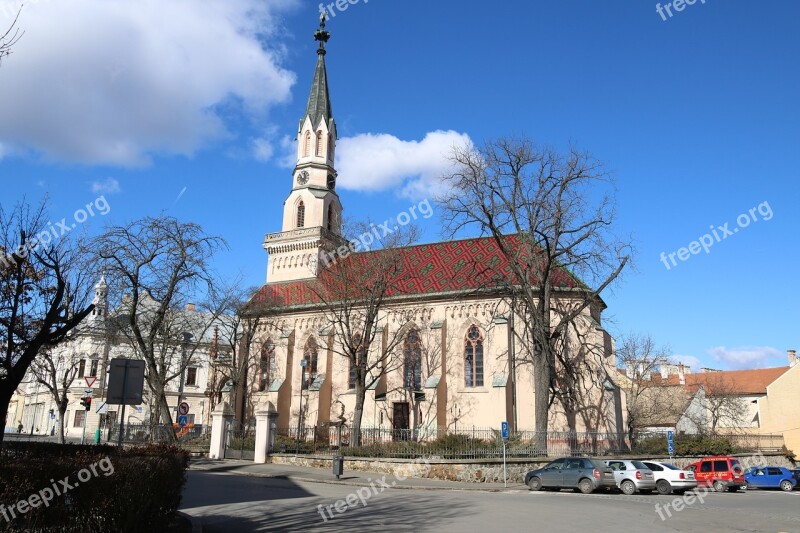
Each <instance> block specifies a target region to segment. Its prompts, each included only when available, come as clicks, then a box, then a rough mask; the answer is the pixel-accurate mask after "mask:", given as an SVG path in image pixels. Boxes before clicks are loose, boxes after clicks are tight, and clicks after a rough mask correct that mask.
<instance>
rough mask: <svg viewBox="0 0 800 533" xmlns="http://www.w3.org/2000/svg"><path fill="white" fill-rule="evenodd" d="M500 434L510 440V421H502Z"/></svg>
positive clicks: (504, 438)
mask: <svg viewBox="0 0 800 533" xmlns="http://www.w3.org/2000/svg"><path fill="white" fill-rule="evenodd" d="M500 436H501V437H503V440H508V422H500Z"/></svg>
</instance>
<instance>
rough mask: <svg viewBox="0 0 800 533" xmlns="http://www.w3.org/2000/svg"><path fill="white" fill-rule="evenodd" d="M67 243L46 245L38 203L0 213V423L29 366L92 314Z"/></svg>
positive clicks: (77, 257) (73, 248) (71, 243)
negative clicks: (34, 206) (32, 206)
mask: <svg viewBox="0 0 800 533" xmlns="http://www.w3.org/2000/svg"><path fill="white" fill-rule="evenodd" d="M68 237H69V236H66V237H62V238H61V239H60V240H58V241H57V242H55V243H52V242H51V241H52V240H53V239H52V234H51V233H50V229H49V227H48V226H47V220H46V205H45V204H44V203H42V204H41V205H39V206H38V207H37V208H31V207H30V206H29V205H28V204H26V203H24V202H21V203H19V204H17V205H16V207H15V208H14V209H13V210H12V211H10V212H6V211H4V210H3V208H2V207H0V350H2V353H0V420H5V419H6V415H7V414H8V404H9V403H10V401H11V396H12V395H13V394H14V391H15V390H16V389H17V387H18V386H19V384H20V383H21V382H22V379H23V377H24V376H25V373H26V372H27V371H28V368H29V367H30V366H31V364H32V363H33V361H34V360H35V359H36V358H37V357H38V356H39V355H40V354H41V353H43V352H44V351H45V350H49V349H52V348H53V347H55V346H57V345H58V344H59V343H61V342H62V341H64V340H65V339H66V337H67V334H68V333H69V332H70V331H71V330H72V329H74V328H75V327H76V326H77V325H78V324H79V323H80V322H81V320H83V319H84V318H85V317H86V316H87V315H88V314H89V313H91V311H92V309H93V308H94V306H92V305H87V301H88V294H89V290H88V287H89V286H90V284H89V283H87V279H86V277H85V275H84V272H85V270H84V269H83V268H82V266H83V265H82V257H83V255H82V254H83V249H82V248H81V246H80V245H79V243H78V242H77V241H75V240H71V239H69V238H68ZM2 439H3V435H2V434H0V443H1V442H2Z"/></svg>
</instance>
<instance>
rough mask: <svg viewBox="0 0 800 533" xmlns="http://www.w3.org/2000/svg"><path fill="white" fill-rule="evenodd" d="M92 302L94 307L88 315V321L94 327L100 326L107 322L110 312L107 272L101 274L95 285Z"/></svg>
mask: <svg viewBox="0 0 800 533" xmlns="http://www.w3.org/2000/svg"><path fill="white" fill-rule="evenodd" d="M92 304H94V309H93V310H92V314H91V315H89V317H88V323H89V324H90V325H91V326H93V327H100V326H102V325H103V324H105V321H106V313H107V312H108V283H106V275H105V273H103V275H102V276H100V280H99V281H98V282H97V284H96V285H95V286H94V298H93V299H92Z"/></svg>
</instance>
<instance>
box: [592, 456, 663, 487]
mask: <svg viewBox="0 0 800 533" xmlns="http://www.w3.org/2000/svg"><path fill="white" fill-rule="evenodd" d="M605 463H606V464H607V465H608V466H609V467H610V468H611V469H612V470H613V471H614V481H616V485H617V488H619V490H621V491H622V492H623V493H624V494H627V495H628V496H630V495H631V494H633V493H635V492H636V491H639V492H641V493H642V494H650V493H651V492H653V490H654V489H655V488H656V480H655V476H654V475H653V471H652V470H650V469H649V468H647V467H646V466H645V465H644V463H643V462H641V461H629V460H628V459H609V460H607V461H605Z"/></svg>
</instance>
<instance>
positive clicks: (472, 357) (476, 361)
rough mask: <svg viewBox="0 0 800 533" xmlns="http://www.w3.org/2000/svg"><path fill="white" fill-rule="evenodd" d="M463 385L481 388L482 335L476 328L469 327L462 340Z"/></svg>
mask: <svg viewBox="0 0 800 533" xmlns="http://www.w3.org/2000/svg"><path fill="white" fill-rule="evenodd" d="M464 384H465V385H466V386H467V387H483V335H482V334H481V331H480V330H479V329H478V327H477V326H471V327H470V328H469V330H468V331H467V337H466V339H465V340H464Z"/></svg>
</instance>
